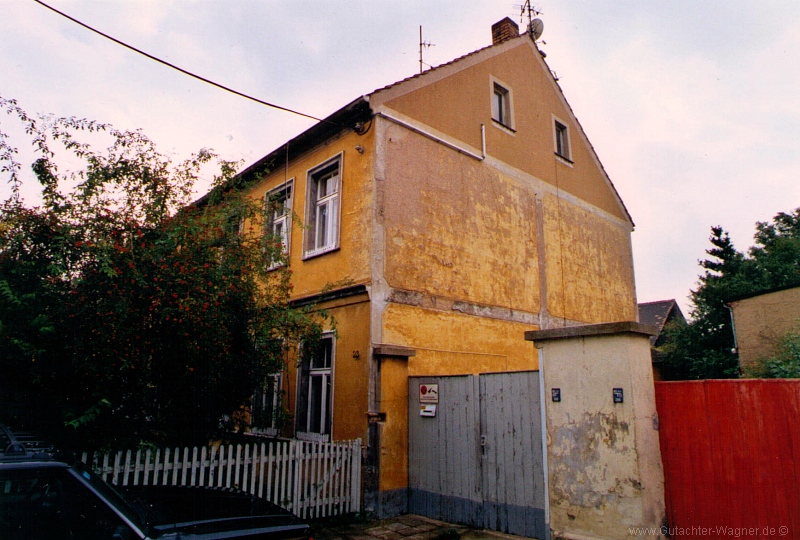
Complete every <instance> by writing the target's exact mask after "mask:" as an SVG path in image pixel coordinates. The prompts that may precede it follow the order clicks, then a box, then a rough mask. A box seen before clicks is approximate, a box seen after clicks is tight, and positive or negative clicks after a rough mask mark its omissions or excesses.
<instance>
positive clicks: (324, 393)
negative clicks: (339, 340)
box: [296, 334, 335, 440]
mask: <svg viewBox="0 0 800 540" xmlns="http://www.w3.org/2000/svg"><path fill="white" fill-rule="evenodd" d="M334 357H335V344H334V337H333V335H332V334H325V335H323V336H322V339H321V340H320V341H319V343H318V344H317V345H316V346H315V347H314V348H313V349H312V350H309V351H307V352H306V354H305V358H303V359H302V361H301V363H300V370H299V374H298V377H299V381H298V385H297V412H296V419H297V438H298V439H307V440H329V439H330V434H331V418H332V417H333V416H332V412H333V411H332V404H333V400H332V398H333V378H332V376H333V362H334Z"/></svg>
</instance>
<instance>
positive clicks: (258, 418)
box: [250, 373, 283, 437]
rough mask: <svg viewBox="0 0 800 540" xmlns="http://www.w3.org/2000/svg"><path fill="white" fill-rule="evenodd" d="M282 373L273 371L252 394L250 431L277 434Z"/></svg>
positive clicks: (272, 435)
mask: <svg viewBox="0 0 800 540" xmlns="http://www.w3.org/2000/svg"><path fill="white" fill-rule="evenodd" d="M282 390H283V375H282V374H280V373H273V374H272V375H268V376H267V380H266V381H264V385H263V386H262V387H261V388H258V389H257V390H256V391H255V393H254V394H253V404H252V408H251V421H250V424H251V431H252V432H253V433H263V434H265V435H269V436H271V437H274V436H276V435H278V429H279V427H280V426H279V416H280V410H281V391H282Z"/></svg>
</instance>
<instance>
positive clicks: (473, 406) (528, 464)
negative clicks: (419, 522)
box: [408, 371, 550, 539]
mask: <svg viewBox="0 0 800 540" xmlns="http://www.w3.org/2000/svg"><path fill="white" fill-rule="evenodd" d="M431 384H434V385H438V396H439V398H438V399H439V403H438V404H436V412H435V416H433V417H431V416H422V413H421V407H423V406H424V405H425V404H424V403H420V395H421V392H420V386H421V385H423V386H425V388H426V389H428V388H430V385H431ZM408 395H409V400H408V401H409V468H408V470H409V472H408V474H409V479H408V480H409V511H410V512H412V513H415V514H420V515H424V516H428V517H431V518H435V519H441V520H444V521H449V522H452V523H462V524H465V525H469V526H472V527H483V528H486V529H492V530H496V531H502V532H507V533H510V534H518V535H522V536H529V537H535V538H540V539H547V538H549V536H550V535H549V527H548V524H547V523H546V517H545V506H546V494H545V475H544V460H543V459H542V428H541V426H542V421H541V400H540V388H539V372H536V371H524V372H514V373H491V374H484V375H479V376H475V375H463V376H447V377H409V392H408ZM423 399H424V398H423ZM425 414H431V411H430V405H428V411H427V412H426V413H425Z"/></svg>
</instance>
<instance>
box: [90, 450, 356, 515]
mask: <svg viewBox="0 0 800 540" xmlns="http://www.w3.org/2000/svg"><path fill="white" fill-rule="evenodd" d="M81 460H82V461H83V462H84V463H86V464H89V465H91V466H92V467H93V468H94V470H95V471H96V472H97V473H98V474H99V475H100V476H101V477H102V478H103V480H105V481H106V482H108V483H111V484H114V485H119V486H128V485H134V486H135V485H159V484H161V485H173V486H176V485H177V486H210V487H232V488H236V489H239V490H242V491H246V492H248V493H251V494H253V495H257V496H259V497H261V498H263V499H266V500H268V501H271V502H274V503H275V504H278V505H279V506H282V507H283V508H286V509H287V510H290V511H292V512H294V513H295V514H296V515H298V516H300V517H301V518H319V517H328V516H336V515H343V514H347V513H350V512H358V511H359V510H360V508H361V439H356V440H353V441H340V442H333V443H329V442H310V441H300V440H294V439H291V440H271V441H269V442H255V443H250V444H244V445H242V444H236V445H233V444H231V445H228V446H225V445H220V446H211V447H202V448H199V449H198V448H197V447H194V448H192V449H189V448H183V449H182V450H181V449H180V448H175V449H170V448H167V449H164V450H161V449H158V450H134V451H131V450H127V451H119V452H116V453H113V452H112V453H99V452H96V453H92V454H91V455H90V454H89V453H86V452H84V453H83V455H82V457H81Z"/></svg>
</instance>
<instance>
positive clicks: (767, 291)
mask: <svg viewBox="0 0 800 540" xmlns="http://www.w3.org/2000/svg"><path fill="white" fill-rule="evenodd" d="M798 287H800V283H792V284H790V285H781V286H780V287H773V288H771V289H762V290H760V291H756V292H752V293H747V294H740V295H738V296H732V297H730V298H728V299H726V300H725V304H726V305H730V304H732V303H734V302H738V301H740V300H747V299H748V298H755V297H756V296H761V295H762V294H770V293H775V292H780V291H787V290H789V289H796V288H798Z"/></svg>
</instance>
